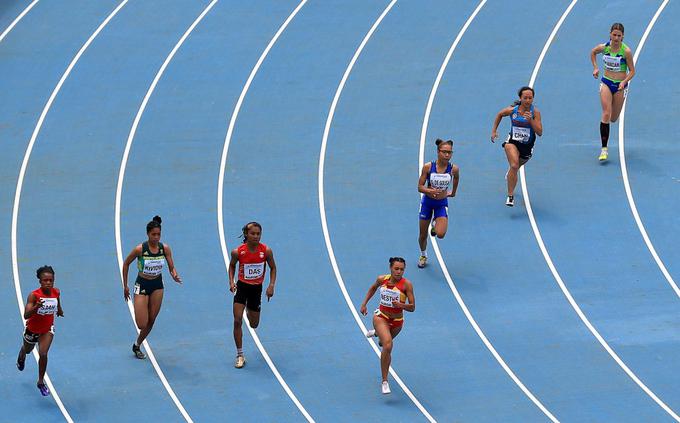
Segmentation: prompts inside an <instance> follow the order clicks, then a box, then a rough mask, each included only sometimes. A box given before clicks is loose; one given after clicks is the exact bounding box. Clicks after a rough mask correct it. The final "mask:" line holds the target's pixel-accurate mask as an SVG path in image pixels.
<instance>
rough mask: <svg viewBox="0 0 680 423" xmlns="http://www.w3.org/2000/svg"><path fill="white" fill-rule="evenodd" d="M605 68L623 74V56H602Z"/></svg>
mask: <svg viewBox="0 0 680 423" xmlns="http://www.w3.org/2000/svg"><path fill="white" fill-rule="evenodd" d="M602 61H603V62H604V68H605V69H607V70H608V71H612V72H621V56H602Z"/></svg>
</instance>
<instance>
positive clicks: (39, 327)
mask: <svg viewBox="0 0 680 423" xmlns="http://www.w3.org/2000/svg"><path fill="white" fill-rule="evenodd" d="M31 294H33V295H34V296H35V300H36V303H37V302H38V301H40V300H43V306H42V307H40V308H39V309H38V310H37V311H36V313H35V314H34V315H32V316H31V317H29V318H28V319H27V320H26V327H27V328H28V330H29V331H31V332H33V333H39V334H43V333H47V332H49V331H50V330H51V329H52V325H54V315H55V314H57V305H58V300H57V299H58V298H59V290H58V289H57V288H52V289H51V292H50V295H47V294H45V293H44V292H43V290H42V288H38V289H36V290H35V291H33V292H31Z"/></svg>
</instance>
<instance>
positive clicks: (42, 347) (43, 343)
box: [38, 332, 54, 354]
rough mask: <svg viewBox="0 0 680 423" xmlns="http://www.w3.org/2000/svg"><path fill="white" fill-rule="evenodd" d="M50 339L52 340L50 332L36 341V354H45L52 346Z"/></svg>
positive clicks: (52, 336) (52, 335)
mask: <svg viewBox="0 0 680 423" xmlns="http://www.w3.org/2000/svg"><path fill="white" fill-rule="evenodd" d="M52 339H54V334H53V333H51V332H47V333H43V334H42V335H40V338H39V339H38V352H40V354H47V352H48V351H49V350H50V346H51V345H52Z"/></svg>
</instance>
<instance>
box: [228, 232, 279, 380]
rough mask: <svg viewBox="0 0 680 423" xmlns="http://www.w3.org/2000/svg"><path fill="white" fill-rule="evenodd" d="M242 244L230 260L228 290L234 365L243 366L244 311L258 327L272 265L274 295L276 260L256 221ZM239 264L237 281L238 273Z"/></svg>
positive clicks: (270, 290)
mask: <svg viewBox="0 0 680 423" xmlns="http://www.w3.org/2000/svg"><path fill="white" fill-rule="evenodd" d="M242 230H243V235H242V236H243V244H241V245H240V246H239V247H237V248H234V249H233V250H232V251H231V260H230V261H229V290H230V291H231V292H233V293H235V294H236V295H234V307H233V311H234V343H235V344H236V363H235V364H234V367H236V368H237V369H240V368H242V367H243V366H245V364H246V358H245V356H244V355H243V330H242V328H241V327H242V325H243V311H244V310H245V309H248V321H249V322H250V327H251V328H253V329H255V328H257V326H258V325H259V324H260V306H261V304H262V283H263V282H264V277H265V270H266V268H267V265H269V286H267V292H266V295H267V301H269V300H270V299H271V297H273V296H274V286H275V285H276V263H275V262H274V253H273V252H272V250H271V248H269V247H267V246H266V245H264V244H263V243H261V242H260V238H261V237H262V226H260V224H259V223H257V222H250V223H247V224H246V225H245V226H244V227H243V228H242ZM236 263H238V280H237V281H236V283H234V277H235V276H236Z"/></svg>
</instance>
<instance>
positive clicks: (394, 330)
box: [390, 326, 403, 339]
mask: <svg viewBox="0 0 680 423" xmlns="http://www.w3.org/2000/svg"><path fill="white" fill-rule="evenodd" d="M402 329H403V326H399V327H397V328H390V335H392V339H394V338H396V337H397V335H399V332H401V330H402Z"/></svg>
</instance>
